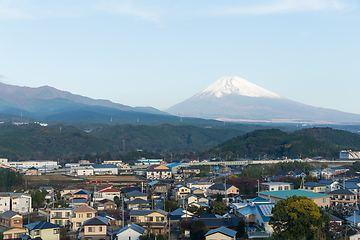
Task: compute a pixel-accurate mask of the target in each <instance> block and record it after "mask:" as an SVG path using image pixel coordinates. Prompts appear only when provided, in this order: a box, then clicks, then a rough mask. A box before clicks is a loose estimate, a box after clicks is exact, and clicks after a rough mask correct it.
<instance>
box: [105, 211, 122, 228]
mask: <svg viewBox="0 0 360 240" xmlns="http://www.w3.org/2000/svg"><path fill="white" fill-rule="evenodd" d="M100 216H101V217H104V218H106V219H108V220H109V226H110V227H118V226H122V221H123V220H122V219H123V216H122V211H120V212H119V211H115V212H114V211H109V212H104V213H101V214H100ZM128 220H129V212H128V211H124V224H126V222H127V221H128Z"/></svg>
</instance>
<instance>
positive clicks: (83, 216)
mask: <svg viewBox="0 0 360 240" xmlns="http://www.w3.org/2000/svg"><path fill="white" fill-rule="evenodd" d="M95 213H96V210H95V209H93V208H91V207H89V206H87V205H81V206H79V207H77V208H75V209H73V210H72V214H71V216H70V222H71V229H72V230H73V231H76V230H77V229H78V228H80V227H81V226H82V224H83V223H84V222H85V221H86V220H89V219H91V218H93V217H95Z"/></svg>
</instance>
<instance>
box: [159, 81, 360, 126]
mask: <svg viewBox="0 0 360 240" xmlns="http://www.w3.org/2000/svg"><path fill="white" fill-rule="evenodd" d="M304 96H306V94H304ZM166 111H167V112H169V113H171V114H174V115H178V116H184V117H199V118H205V119H217V120H223V121H238V122H270V123H312V124H336V123H341V124H350V123H353V124H359V123H360V115H359V114H352V113H345V112H341V111H337V110H332V109H325V108H319V107H312V106H309V105H305V104H302V103H298V102H295V101H292V100H289V99H286V98H284V97H281V96H279V95H277V94H275V93H273V92H270V91H268V90H266V89H264V88H261V87H259V86H257V85H255V84H253V83H250V82H248V81H246V80H244V79H242V78H240V77H237V76H230V77H222V78H220V79H219V80H217V81H216V82H215V83H213V84H212V85H210V86H209V87H207V88H206V89H204V90H203V91H201V92H200V93H198V94H196V95H195V96H193V97H191V98H189V99H187V100H185V101H183V102H181V103H178V104H176V105H174V106H172V107H170V108H168V109H167V110H166Z"/></svg>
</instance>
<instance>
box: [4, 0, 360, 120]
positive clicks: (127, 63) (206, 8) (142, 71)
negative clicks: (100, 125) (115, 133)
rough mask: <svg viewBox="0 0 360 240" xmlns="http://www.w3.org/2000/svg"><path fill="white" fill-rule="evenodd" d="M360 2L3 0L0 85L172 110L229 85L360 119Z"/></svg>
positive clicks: (302, 0) (347, 0) (300, 0)
mask: <svg viewBox="0 0 360 240" xmlns="http://www.w3.org/2000/svg"><path fill="white" fill-rule="evenodd" d="M359 7H360V2H359V1H356V0H343V1H340V0H266V1H261V0H260V1H254V0H248V1H246V0H244V1H210V0H203V1H201V0H200V1H168V0H167V1H160V0H159V1H156V0H155V1H131V0H128V1H122V0H77V1H74V0H52V1H49V0H36V1H35V0H34V1H30V0H0V43H1V44H0V81H2V82H4V83H8V84H13V85H20V86H30V87H39V86H43V85H49V86H52V87H55V88H58V89H60V90H65V91H69V92H72V93H75V94H80V95H84V96H88V97H91V98H98V99H109V100H111V101H113V102H116V103H121V104H125V105H130V106H153V107H156V108H158V109H165V108H168V107H170V106H172V105H174V104H176V103H179V102H181V101H183V100H185V99H187V98H189V97H191V96H193V95H195V94H197V93H198V92H200V91H202V90H203V89H204V88H206V87H207V86H209V85H210V84H212V83H213V82H215V81H216V80H218V79H219V78H221V77H223V76H234V75H235V76H239V77H242V78H244V79H246V80H248V81H250V82H252V83H254V84H256V85H258V86H260V87H263V88H265V89H267V90H269V91H272V92H274V93H276V94H279V95H281V96H283V97H286V98H288V99H291V100H294V101H298V102H301V103H304V104H308V105H312V106H316V107H324V108H332V109H337V110H342V111H346V112H353V113H359V114H360V107H359V106H358V102H359V101H360V100H359V97H358V95H359V90H360V30H359V29H360V28H359V26H360V9H359Z"/></svg>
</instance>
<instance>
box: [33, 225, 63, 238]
mask: <svg viewBox="0 0 360 240" xmlns="http://www.w3.org/2000/svg"><path fill="white" fill-rule="evenodd" d="M30 232H31V234H29V235H30V236H31V238H32V239H35V238H36V237H41V238H42V239H46V240H60V229H59V228H50V229H42V230H31V231H30ZM37 232H38V233H39V234H36V233H37ZM56 232H57V233H56Z"/></svg>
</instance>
